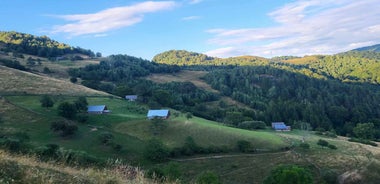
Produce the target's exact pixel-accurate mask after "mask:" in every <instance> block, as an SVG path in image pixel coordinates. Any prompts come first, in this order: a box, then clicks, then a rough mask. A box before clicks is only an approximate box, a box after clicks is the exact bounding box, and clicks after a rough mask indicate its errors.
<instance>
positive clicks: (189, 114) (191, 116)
mask: <svg viewBox="0 0 380 184" xmlns="http://www.w3.org/2000/svg"><path fill="white" fill-rule="evenodd" d="M191 118H193V114H191V112H188V113H186V119H187V120H189V119H191Z"/></svg>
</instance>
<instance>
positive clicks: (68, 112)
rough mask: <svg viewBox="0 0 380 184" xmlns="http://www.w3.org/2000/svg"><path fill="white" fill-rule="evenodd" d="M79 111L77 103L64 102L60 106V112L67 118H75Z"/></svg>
mask: <svg viewBox="0 0 380 184" xmlns="http://www.w3.org/2000/svg"><path fill="white" fill-rule="evenodd" d="M76 113H77V108H76V105H75V104H71V103H69V102H63V103H61V104H59V106H58V114H59V115H60V116H62V117H65V118H67V119H74V117H75V115H76Z"/></svg>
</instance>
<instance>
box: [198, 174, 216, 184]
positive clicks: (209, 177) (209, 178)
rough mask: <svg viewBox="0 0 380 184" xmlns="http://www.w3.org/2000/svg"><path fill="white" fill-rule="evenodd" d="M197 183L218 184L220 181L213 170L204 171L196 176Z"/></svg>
mask: <svg viewBox="0 0 380 184" xmlns="http://www.w3.org/2000/svg"><path fill="white" fill-rule="evenodd" d="M196 183H198V184H220V183H221V181H220V179H219V177H218V175H216V174H215V173H214V172H212V171H206V172H204V173H202V174H201V175H200V176H198V177H197V182H196Z"/></svg>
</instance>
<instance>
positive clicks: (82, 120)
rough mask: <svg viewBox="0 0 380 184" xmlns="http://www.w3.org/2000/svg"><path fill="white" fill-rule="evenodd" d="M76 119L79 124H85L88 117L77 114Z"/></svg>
mask: <svg viewBox="0 0 380 184" xmlns="http://www.w3.org/2000/svg"><path fill="white" fill-rule="evenodd" d="M76 119H77V120H78V122H80V123H86V122H87V120H88V115H87V114H78V115H77V116H76Z"/></svg>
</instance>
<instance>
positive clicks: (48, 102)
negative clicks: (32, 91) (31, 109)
mask: <svg viewBox="0 0 380 184" xmlns="http://www.w3.org/2000/svg"><path fill="white" fill-rule="evenodd" d="M40 103H41V107H46V108H49V107H53V106H54V101H53V99H51V97H50V96H47V95H44V96H42V97H41V99H40Z"/></svg>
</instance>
